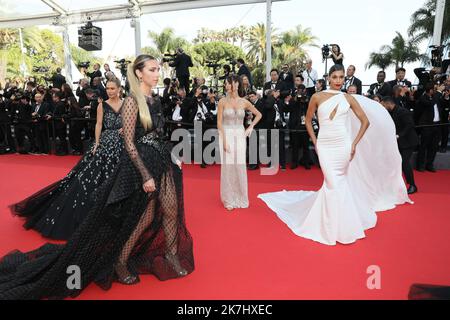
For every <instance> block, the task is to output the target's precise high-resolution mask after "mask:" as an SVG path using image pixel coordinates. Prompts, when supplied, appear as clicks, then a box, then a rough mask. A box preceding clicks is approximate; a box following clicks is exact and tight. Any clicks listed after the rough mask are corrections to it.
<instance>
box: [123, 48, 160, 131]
mask: <svg viewBox="0 0 450 320" xmlns="http://www.w3.org/2000/svg"><path fill="white" fill-rule="evenodd" d="M150 60H156V59H155V58H154V57H152V56H150V55H147V54H141V55H139V56H138V57H137V58H136V60H134V63H130V64H129V65H128V70H127V78H128V84H129V86H130V95H131V96H132V97H133V99H134V100H135V101H136V102H137V105H138V108H139V119H140V120H141V123H142V125H143V127H144V129H145V130H146V131H148V130H150V129H151V128H152V126H153V123H152V118H151V117H150V111H149V109H148V106H147V101H146V100H145V96H144V93H143V92H142V90H141V85H140V82H139V79H138V77H137V75H136V70H141V71H142V69H144V65H145V63H146V62H147V61H150Z"/></svg>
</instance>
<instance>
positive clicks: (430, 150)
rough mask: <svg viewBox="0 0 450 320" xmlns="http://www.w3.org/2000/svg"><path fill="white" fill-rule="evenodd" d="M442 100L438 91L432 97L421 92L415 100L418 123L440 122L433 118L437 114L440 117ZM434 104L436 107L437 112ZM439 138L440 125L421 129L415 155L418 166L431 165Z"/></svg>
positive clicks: (428, 166) (430, 166)
mask: <svg viewBox="0 0 450 320" xmlns="http://www.w3.org/2000/svg"><path fill="white" fill-rule="evenodd" d="M443 102H444V101H443V99H442V95H441V94H439V93H437V94H435V95H434V96H432V97H430V96H428V95H426V94H423V95H422V96H421V97H420V99H419V101H418V102H417V108H418V110H419V113H420V118H419V125H433V124H438V123H440V121H435V119H436V118H437V116H439V118H440V117H441V114H442V103H443ZM435 106H436V107H437V114H436V110H435ZM440 139H441V128H440V127H425V128H422V129H421V138H420V146H419V153H418V155H417V167H418V168H424V167H427V168H432V167H433V162H434V159H435V157H436V152H437V150H438V147H439V141H440ZM425 156H426V162H425Z"/></svg>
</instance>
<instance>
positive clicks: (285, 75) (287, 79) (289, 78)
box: [280, 64, 295, 90]
mask: <svg viewBox="0 0 450 320" xmlns="http://www.w3.org/2000/svg"><path fill="white" fill-rule="evenodd" d="M280 80H281V81H283V82H284V85H285V86H286V88H289V89H290V90H294V88H295V87H294V75H293V74H292V72H290V71H289V65H288V64H284V65H283V67H282V68H281V73H280Z"/></svg>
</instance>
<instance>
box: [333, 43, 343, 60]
mask: <svg viewBox="0 0 450 320" xmlns="http://www.w3.org/2000/svg"><path fill="white" fill-rule="evenodd" d="M330 58H331V59H332V60H333V62H334V64H340V65H344V54H343V53H342V52H341V47H339V45H337V44H333V45H331V53H330Z"/></svg>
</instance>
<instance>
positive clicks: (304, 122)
mask: <svg viewBox="0 0 450 320" xmlns="http://www.w3.org/2000/svg"><path fill="white" fill-rule="evenodd" d="M305 124H306V118H305V116H302V126H304V125H305Z"/></svg>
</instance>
